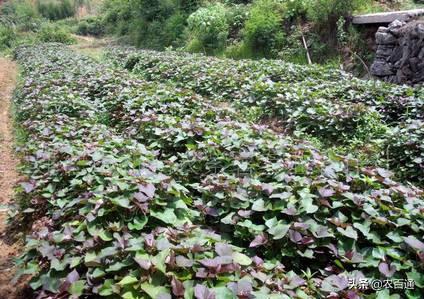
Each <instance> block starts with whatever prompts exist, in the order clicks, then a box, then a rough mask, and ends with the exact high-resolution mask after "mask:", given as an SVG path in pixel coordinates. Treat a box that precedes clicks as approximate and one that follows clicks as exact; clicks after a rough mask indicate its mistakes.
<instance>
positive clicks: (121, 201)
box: [110, 196, 130, 209]
mask: <svg viewBox="0 0 424 299" xmlns="http://www.w3.org/2000/svg"><path fill="white" fill-rule="evenodd" d="M110 201H111V202H112V203H113V204H115V205H117V206H120V207H123V208H127V209H129V208H130V201H129V199H128V198H126V197H123V196H120V197H113V198H111V199H110Z"/></svg>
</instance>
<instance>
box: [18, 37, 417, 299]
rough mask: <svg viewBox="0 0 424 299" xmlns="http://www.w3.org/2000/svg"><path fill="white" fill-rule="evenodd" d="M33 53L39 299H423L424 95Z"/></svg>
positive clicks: (255, 73) (287, 73)
mask: <svg viewBox="0 0 424 299" xmlns="http://www.w3.org/2000/svg"><path fill="white" fill-rule="evenodd" d="M15 55H16V59H17V61H18V62H19V63H20V65H21V67H22V80H21V84H20V86H19V87H18V90H17V93H16V98H15V107H16V120H17V123H18V125H19V129H20V131H21V135H22V139H23V141H22V144H21V147H20V153H21V157H22V173H23V174H24V176H25V181H24V182H22V183H21V185H20V186H19V187H18V201H19V210H18V211H17V215H16V218H17V219H19V221H22V222H23V223H28V224H30V225H29V228H28V236H27V238H26V246H25V252H24V254H23V256H22V257H21V258H20V259H19V264H20V265H21V274H27V275H31V277H32V279H31V281H30V286H31V287H32V288H33V289H34V290H35V293H36V294H37V295H38V298H41V299H42V298H103V297H104V298H125V299H133V298H138V299H141V298H143V299H144V298H146V299H147V298H154V299H156V298H158V299H166V298H187V299H188V298H195V299H212V298H216V299H227V298H228V299H230V298H258V299H262V298H263V299H268V298H270V299H272V298H283V299H284V298H349V299H353V298H364V297H365V298H401V297H402V298H403V297H405V298H421V296H422V294H423V292H424V289H423V288H424V275H423V273H424V269H423V264H424V243H423V235H424V192H423V189H422V188H423V187H424V111H423V109H424V108H423V103H424V89H423V88H411V87H404V86H392V85H386V84H383V83H378V82H373V81H363V80H359V79H355V78H352V77H351V76H349V75H347V74H345V73H343V72H341V71H339V70H332V69H328V68H323V67H318V66H311V67H306V66H296V65H293V64H288V63H283V62H282V61H271V60H261V61H250V60H242V61H234V60H226V59H218V58H211V57H204V56H200V55H191V54H183V53H177V52H153V51H142V50H136V49H132V48H121V47H114V48H109V49H107V51H106V53H105V57H104V59H103V62H97V61H95V60H93V59H91V58H88V57H85V56H83V55H82V54H78V53H76V52H73V51H72V50H70V49H68V48H66V47H65V46H63V45H61V44H42V45H38V46H27V47H21V48H19V49H18V50H17V51H16V53H15ZM364 278H367V279H381V280H387V279H402V280H405V279H412V280H414V281H415V287H414V288H413V289H410V290H401V289H391V290H389V289H386V290H371V289H368V290H363V289H358V288H355V287H352V285H351V284H350V282H351V281H352V280H356V281H357V280H360V279H364Z"/></svg>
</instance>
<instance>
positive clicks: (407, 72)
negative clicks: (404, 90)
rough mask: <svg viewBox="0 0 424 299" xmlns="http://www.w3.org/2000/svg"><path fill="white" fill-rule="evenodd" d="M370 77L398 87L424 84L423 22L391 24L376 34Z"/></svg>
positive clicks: (381, 28) (395, 22)
mask: <svg viewBox="0 0 424 299" xmlns="http://www.w3.org/2000/svg"><path fill="white" fill-rule="evenodd" d="M376 44H377V52H376V57H375V61H374V63H373V64H372V66H371V74H372V75H373V76H375V77H377V78H379V79H381V80H384V81H387V82H391V83H397V84H410V85H416V84H422V83H424V22H419V21H415V22H411V23H405V22H401V21H394V22H393V23H391V24H390V25H389V26H388V27H380V28H379V29H378V31H377V33H376Z"/></svg>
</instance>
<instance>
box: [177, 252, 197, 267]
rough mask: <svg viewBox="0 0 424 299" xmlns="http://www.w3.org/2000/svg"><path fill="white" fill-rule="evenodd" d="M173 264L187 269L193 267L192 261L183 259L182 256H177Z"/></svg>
mask: <svg viewBox="0 0 424 299" xmlns="http://www.w3.org/2000/svg"><path fill="white" fill-rule="evenodd" d="M175 262H176V264H177V266H178V267H184V268H188V267H191V266H193V261H192V260H190V259H188V258H186V257H184V256H182V255H178V256H177V257H176V258H175Z"/></svg>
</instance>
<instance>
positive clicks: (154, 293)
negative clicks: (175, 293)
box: [140, 282, 169, 299]
mask: <svg viewBox="0 0 424 299" xmlns="http://www.w3.org/2000/svg"><path fill="white" fill-rule="evenodd" d="M140 288H141V289H142V290H143V291H144V292H145V293H146V294H147V295H149V296H150V298H151V299H156V298H157V297H158V296H159V295H160V294H169V290H168V289H167V288H165V287H162V286H156V285H152V284H150V283H147V282H144V283H142V284H141V285H140Z"/></svg>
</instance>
